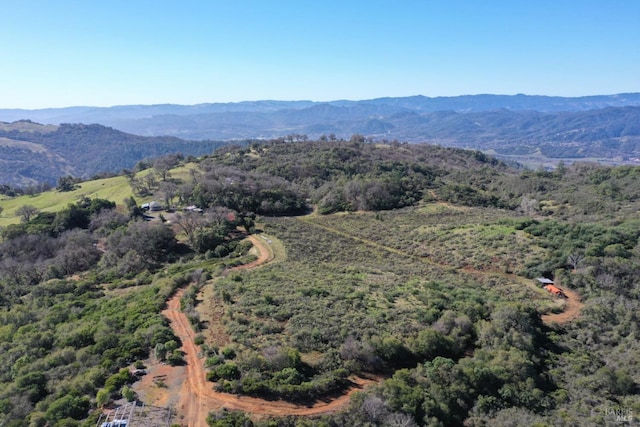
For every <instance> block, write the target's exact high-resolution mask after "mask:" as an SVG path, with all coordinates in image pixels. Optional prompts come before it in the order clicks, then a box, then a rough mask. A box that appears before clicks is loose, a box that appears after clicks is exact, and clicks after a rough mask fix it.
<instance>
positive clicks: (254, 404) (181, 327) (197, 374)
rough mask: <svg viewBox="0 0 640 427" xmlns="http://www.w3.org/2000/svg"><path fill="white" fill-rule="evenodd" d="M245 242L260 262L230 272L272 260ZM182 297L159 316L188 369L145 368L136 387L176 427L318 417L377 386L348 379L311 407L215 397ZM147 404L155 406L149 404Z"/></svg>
mask: <svg viewBox="0 0 640 427" xmlns="http://www.w3.org/2000/svg"><path fill="white" fill-rule="evenodd" d="M249 239H251V242H252V243H253V245H254V247H255V248H257V250H258V251H259V254H258V259H257V260H255V261H253V262H251V263H249V264H246V265H243V266H239V267H234V268H233V269H230V270H238V269H243V268H244V269H246V268H255V267H258V266H260V265H262V264H264V263H266V262H268V261H269V260H271V258H272V257H273V253H272V251H271V248H270V247H269V246H268V244H267V243H266V242H265V241H264V240H263V239H262V238H261V237H257V236H253V235H252V236H250V237H249ZM183 293H184V290H182V289H181V290H179V291H178V292H176V294H175V295H174V296H173V297H172V298H171V299H170V300H169V301H168V303H167V308H166V309H165V310H164V311H163V312H162V313H163V315H164V316H166V317H167V319H169V321H170V322H171V328H172V329H173V332H174V334H175V335H176V336H177V337H178V338H180V340H181V341H182V344H183V345H182V347H181V350H182V351H183V352H184V358H185V361H186V366H183V367H170V366H167V365H161V364H155V365H153V366H150V367H149V373H148V375H147V376H146V377H145V378H143V380H141V381H140V382H138V383H137V384H135V385H134V390H135V391H136V392H137V393H138V394H139V395H140V397H141V398H142V399H143V400H145V403H148V404H154V405H158V406H160V405H163V404H164V405H175V411H176V417H175V419H174V422H177V423H179V424H181V425H186V426H194V427H200V426H202V427H205V426H206V425H207V423H206V417H207V414H208V413H209V412H210V411H213V410H216V409H221V408H226V409H232V410H241V411H244V412H247V413H250V414H254V415H271V416H285V415H317V414H324V413H330V412H337V411H339V410H341V409H343V408H344V407H346V406H347V405H348V404H349V400H350V397H351V394H353V393H354V392H356V391H358V390H361V389H363V388H365V387H366V386H367V385H369V384H372V383H375V382H378V381H379V380H380V378H377V377H372V378H360V377H352V378H350V380H351V382H352V386H351V387H350V388H349V389H348V390H347V391H346V392H345V393H344V394H342V395H340V396H338V397H334V398H331V399H326V400H321V401H317V402H314V403H313V404H310V405H298V404H294V403H290V402H285V401H270V400H264V399H258V398H254V397H248V396H239V395H234V394H228V393H220V392H216V391H215V390H213V383H211V382H207V380H206V370H205V368H204V360H203V359H201V358H200V357H199V348H198V346H196V345H195V342H194V339H195V333H194V331H193V329H192V328H191V325H190V324H189V321H188V319H187V317H186V316H185V315H184V313H182V312H181V311H180V298H181V297H182V295H183ZM154 378H155V379H156V380H157V379H158V378H162V386H161V387H158V386H157V385H156V384H154ZM176 397H177V399H176ZM148 399H151V400H153V401H150V402H147V401H146V400H148Z"/></svg>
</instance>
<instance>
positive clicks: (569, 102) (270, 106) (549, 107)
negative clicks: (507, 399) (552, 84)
mask: <svg viewBox="0 0 640 427" xmlns="http://www.w3.org/2000/svg"><path fill="white" fill-rule="evenodd" d="M326 106H332V107H342V108H345V109H348V110H349V111H351V112H352V114H351V115H353V114H356V112H358V111H359V112H360V115H361V116H362V115H364V114H384V115H388V114H393V113H399V112H406V111H416V112H420V113H428V112H436V111H455V112H482V111H492V110H498V109H508V110H513V111H539V112H559V111H585V110H592V109H601V108H606V107H623V106H640V93H622V94H616V95H593V96H584V97H574V98H571V97H559V96H541V95H523V94H518V95H490V94H486V95H462V96H452V97H433V98H431V97H427V96H422V95H416V96H408V97H385V98H375V99H370V100H362V101H349V100H337V101H329V102H314V101H275V100H264V101H243V102H232V103H206V104H196V105H175V104H158V105H121V106H114V107H67V108H45V109H36V110H25V109H0V120H2V121H7V122H11V121H16V120H22V119H29V120H33V121H36V122H39V123H46V124H61V123H99V124H102V125H105V126H111V127H114V128H116V129H119V130H123V131H125V132H131V133H135V134H139V135H147V136H150V135H159V134H160V133H159V131H158V130H157V129H155V127H154V124H155V122H156V121H159V120H163V119H166V118H167V117H168V116H180V117H188V116H202V115H217V114H222V115H223V117H224V115H228V114H233V113H235V114H238V113H242V114H246V113H274V112H279V113H280V116H282V115H286V114H293V113H294V112H295V111H297V110H304V109H313V110H311V111H315V112H318V111H322V109H318V108H317V107H323V108H324V107H326ZM376 107H377V108H376ZM354 108H355V110H352V109H354ZM341 111H342V112H344V111H347V110H341ZM174 122H175V120H174ZM165 131H166V130H165ZM181 132H182V133H186V134H187V135H188V132H183V131H181V130H176V131H175V132H174V133H171V135H173V134H176V135H177V134H179V133H181ZM206 137H210V136H206ZM242 137H243V138H244V137H246V136H242ZM252 137H255V136H252ZM198 138H199V137H198ZM198 138H193V139H198Z"/></svg>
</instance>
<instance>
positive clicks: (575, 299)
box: [542, 288, 584, 325]
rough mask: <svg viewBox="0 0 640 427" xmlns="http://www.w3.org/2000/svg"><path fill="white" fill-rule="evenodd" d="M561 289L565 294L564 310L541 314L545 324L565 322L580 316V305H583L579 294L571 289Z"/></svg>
mask: <svg viewBox="0 0 640 427" xmlns="http://www.w3.org/2000/svg"><path fill="white" fill-rule="evenodd" d="M562 290H563V292H564V293H565V295H566V296H567V299H566V300H565V301H566V302H565V306H564V310H563V311H562V312H561V313H549V314H544V315H542V321H543V322H544V323H546V324H547V325H550V324H552V323H557V324H563V323H567V322H570V321H572V320H574V319H576V318H577V317H578V316H580V310H582V306H583V305H584V304H582V302H581V301H580V295H578V294H577V293H576V292H575V291H572V290H571V289H567V288H563V289H562Z"/></svg>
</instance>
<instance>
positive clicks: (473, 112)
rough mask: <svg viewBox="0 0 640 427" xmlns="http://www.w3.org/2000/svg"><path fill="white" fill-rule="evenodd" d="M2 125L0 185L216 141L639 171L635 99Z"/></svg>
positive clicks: (89, 171)
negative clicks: (346, 145) (465, 151)
mask: <svg viewBox="0 0 640 427" xmlns="http://www.w3.org/2000/svg"><path fill="white" fill-rule="evenodd" d="M22 119H29V120H32V121H33V122H32V121H25V120H22ZM0 120H7V121H11V120H13V121H14V122H13V123H2V122H0V184H2V183H12V184H25V183H30V182H36V181H48V182H52V181H53V182H55V180H56V179H57V177H58V176H60V175H66V174H71V175H74V176H79V177H88V176H92V175H93V174H96V173H99V172H117V171H119V170H121V169H122V168H131V167H133V165H135V163H136V162H137V161H140V160H142V159H144V158H149V157H155V156H161V155H164V154H168V153H171V152H180V153H182V154H185V155H201V154H206V153H210V152H211V151H212V150H213V149H214V148H215V147H218V146H220V145H223V144H224V142H214V141H227V142H228V141H244V140H249V139H276V138H282V137H285V136H287V135H306V136H307V137H308V138H309V139H317V138H322V137H323V136H324V137H327V138H334V137H335V138H344V139H350V138H351V136H352V135H356V134H358V135H361V136H364V137H367V138H369V139H372V140H376V141H385V140H387V141H393V140H398V141H400V142H412V143H418V142H428V143H433V144H440V145H443V146H455V147H462V148H472V149H479V150H484V151H486V152H489V153H495V154H496V155H498V156H501V157H503V158H509V159H510V160H515V161H522V162H525V164H537V165H541V164H542V163H543V162H544V163H545V164H553V162H554V161H557V159H609V160H610V161H611V163H616V164H619V163H628V162H631V163H640V160H638V159H640V93H628V94H618V95H598V96H588V97H581V98H563V97H549V96H530V95H513V96H507V95H469V96H459V97H440V98H428V97H425V96H412V97H401V98H377V99H372V100H365V101H348V100H340V101H332V102H324V103H320V102H312V101H247V102H240V103H228V104H199V105H191V106H185V105H170V104H165V105H149V106H145V105H128V106H117V107H110V108H97V107H69V108H62V109H43V110H0ZM20 120H22V121H20ZM34 122H40V123H45V124H46V125H39V124H37V123H34ZM59 123H62V124H59ZM71 123H99V125H98V124H91V125H88V124H71ZM138 135H142V136H138ZM549 159H551V160H550V161H549V162H547V160H549Z"/></svg>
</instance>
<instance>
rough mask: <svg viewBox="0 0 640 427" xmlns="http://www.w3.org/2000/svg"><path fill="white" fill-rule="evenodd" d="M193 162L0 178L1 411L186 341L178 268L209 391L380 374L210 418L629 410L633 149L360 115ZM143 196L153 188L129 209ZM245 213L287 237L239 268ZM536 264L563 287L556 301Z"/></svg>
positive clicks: (61, 402)
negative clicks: (36, 188) (47, 188)
mask: <svg viewBox="0 0 640 427" xmlns="http://www.w3.org/2000/svg"><path fill="white" fill-rule="evenodd" d="M189 161H190V163H189V164H188V165H185V164H184V162H185V160H184V158H183V157H181V156H165V157H161V158H159V159H156V160H155V161H149V162H147V163H145V164H142V165H140V166H141V167H142V166H145V165H146V166H149V168H148V169H146V170H143V171H139V172H138V173H135V174H134V173H131V174H129V175H128V176H127V177H126V179H127V180H128V183H129V185H130V187H131V191H132V194H133V197H128V198H127V199H126V200H125V202H124V203H123V201H122V200H119V199H118V197H117V196H114V197H113V200H106V199H99V198H93V199H90V198H87V197H81V198H80V199H79V200H77V201H75V202H73V203H70V204H68V205H67V206H65V207H63V208H59V209H56V210H55V211H53V210H50V211H49V210H44V209H43V210H42V211H40V210H38V209H35V208H34V207H33V206H29V200H30V199H29V197H28V196H22V198H19V199H17V198H14V199H8V200H7V199H4V200H0V208H3V207H4V206H7V209H4V210H0V216H3V217H5V218H10V219H11V220H12V221H8V222H7V224H8V225H6V226H5V227H3V228H2V229H0V235H1V237H2V243H0V287H1V289H0V291H1V292H0V295H2V297H1V299H0V306H1V307H2V310H0V425H8V426H9V425H11V426H28V425H56V426H74V425H87V426H89V425H95V422H96V419H97V417H98V416H99V415H98V414H99V409H100V408H102V407H104V406H105V405H109V404H110V402H112V401H114V400H118V399H121V398H124V399H130V400H133V399H135V397H136V396H135V391H134V390H135V389H136V387H135V382H136V380H137V378H136V377H135V376H133V375H132V374H131V372H132V369H133V368H134V367H137V368H144V367H146V366H147V365H151V364H154V363H157V362H159V361H164V362H165V363H168V364H170V365H179V364H181V363H183V360H184V353H183V352H182V351H184V350H181V348H182V349H184V347H181V344H184V343H180V342H179V340H178V339H177V337H176V335H175V334H174V333H175V332H174V329H172V325H170V324H169V323H168V322H167V320H166V319H165V318H163V316H162V315H161V314H160V312H161V310H162V308H163V306H164V304H165V303H166V301H167V300H168V299H169V297H170V296H171V295H173V293H174V292H175V291H176V290H177V289H179V288H183V289H184V290H183V292H184V296H183V298H182V304H181V305H182V310H183V311H184V313H185V314H186V315H187V317H188V319H189V321H190V323H191V325H192V327H193V329H194V331H196V334H197V335H196V339H195V344H197V345H198V346H199V347H198V352H199V354H200V356H201V359H199V360H201V361H202V364H203V365H204V366H206V368H207V370H208V374H207V378H208V380H209V381H210V382H211V383H210V385H211V388H213V389H215V390H217V391H219V392H225V393H232V394H239V395H249V396H252V397H254V398H260V399H264V401H265V402H268V401H274V400H279V399H281V400H286V401H290V402H295V403H298V404H301V405H309V406H311V405H313V403H314V402H315V401H316V400H318V399H319V400H323V401H329V400H331V399H333V398H335V396H339V395H340V394H341V393H344V392H345V391H346V390H347V389H348V388H349V387H350V386H351V379H352V378H354V377H358V376H371V377H373V378H377V379H379V380H380V381H379V382H378V383H377V384H376V385H373V386H371V387H369V388H367V389H366V390H364V391H362V392H361V393H356V394H355V395H353V396H354V397H353V398H352V399H351V404H350V405H349V406H348V407H345V408H343V409H344V410H343V411H341V412H339V413H331V414H324V415H322V414H321V415H316V416H314V417H301V418H294V417H286V416H283V417H280V418H278V419H277V420H275V419H274V420H269V419H265V417H260V418H259V419H256V418H255V417H253V416H252V414H251V413H246V414H243V413H237V412H232V411H212V412H211V413H210V414H209V416H208V419H207V421H208V423H209V425H212V426H228V425H232V426H234V425H256V426H267V425H280V426H318V427H319V426H353V425H363V426H364V425H370V426H416V425H419V426H423V425H428V426H438V425H446V426H463V425H464V426H486V425H491V426H501V425H504V426H510V425H540V426H545V425H548V426H572V425H584V424H586V425H613V424H615V423H616V416H617V415H616V414H626V415H628V414H629V413H631V414H633V413H634V412H636V413H637V411H639V410H640V399H639V398H638V391H639V388H638V385H639V384H640V374H639V372H640V370H639V369H638V361H639V360H640V358H639V357H638V356H639V354H640V351H639V350H640V348H639V347H638V341H637V334H638V313H639V309H640V303H639V302H638V292H639V291H640V284H639V283H638V279H637V278H638V277H640V264H639V263H638V255H639V254H640V252H639V251H640V246H639V244H638V242H639V238H640V221H639V220H638V219H637V213H638V211H639V209H640V168H639V167H632V166H621V167H604V166H599V165H597V164H592V163H575V164H572V165H564V164H562V163H561V164H560V165H559V166H558V168H557V169H555V170H554V171H545V170H537V171H532V170H525V169H515V168H513V167H510V166H508V165H506V164H504V163H503V162H501V161H499V160H497V159H495V158H493V157H490V156H487V155H485V154H483V153H481V152H479V151H469V150H463V149H454V148H443V147H440V146H432V145H426V144H400V143H391V144H373V143H366V142H364V141H363V138H361V137H358V136H355V137H354V138H352V139H351V140H350V141H339V140H335V141H331V140H318V141H309V140H304V138H300V140H299V141H293V138H291V139H288V138H281V139H277V140H272V141H268V142H253V143H251V144H248V145H245V146H228V147H224V148H221V149H218V150H217V151H215V152H213V153H212V154H210V155H207V156H204V157H202V158H199V159H193V158H192V159H189ZM178 167H179V169H176V168H178ZM121 178H122V177H121ZM56 191H60V189H59V190H56ZM151 199H155V200H157V201H159V202H161V204H162V205H163V208H164V210H163V211H161V212H156V213H152V215H149V213H145V212H143V210H142V209H141V207H140V201H141V200H151ZM136 200H138V201H136ZM16 201H22V202H23V205H22V206H20V208H17V207H15V206H16V205H17V203H16ZM114 202H115V203H114ZM9 206H11V208H10V209H9V208H8V207H9ZM186 207H189V209H188V210H185V209H184V208H186ZM145 219H146V220H145ZM248 234H263V235H265V234H266V235H267V236H268V239H269V240H270V241H272V243H273V245H274V246H277V247H278V248H280V249H279V253H278V256H277V257H275V259H274V261H273V262H271V263H267V264H265V265H263V266H261V267H260V268H252V269H244V270H231V267H233V266H237V265H239V264H245V263H248V262H250V261H252V260H254V259H255V254H254V253H252V252H251V251H250V246H251V244H250V243H249V242H248V241H247V240H245V237H246V236H247V235H248ZM540 277H545V278H547V279H550V280H551V279H552V280H553V281H555V283H556V285H557V286H559V287H561V288H564V289H567V290H570V291H572V292H571V293H569V295H570V298H576V300H571V304H572V306H573V307H576V312H575V313H573V315H572V316H571V317H562V316H561V314H562V313H563V311H564V310H565V309H566V308H567V307H568V306H569V303H568V301H567V300H565V299H562V298H558V297H554V296H553V295H552V294H551V293H549V292H547V291H545V290H543V289H542V287H541V286H540V285H539V283H538V282H537V281H536V280H535V279H536V278H540ZM574 292H576V293H577V294H576V293H574ZM205 295H206V298H205ZM578 298H580V301H578V300H577V299H578ZM211 312H215V313H218V314H216V316H210V315H205V314H204V313H211ZM213 332H215V333H213ZM172 372H173V371H172ZM176 410H177V411H178V412H179V411H180V410H181V409H180V408H177V409H176ZM178 415H179V414H178Z"/></svg>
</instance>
